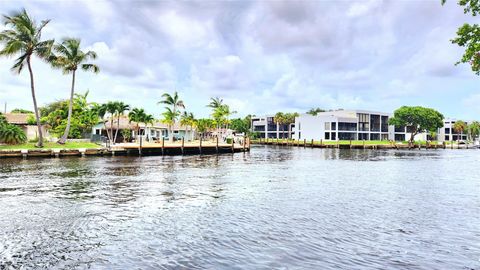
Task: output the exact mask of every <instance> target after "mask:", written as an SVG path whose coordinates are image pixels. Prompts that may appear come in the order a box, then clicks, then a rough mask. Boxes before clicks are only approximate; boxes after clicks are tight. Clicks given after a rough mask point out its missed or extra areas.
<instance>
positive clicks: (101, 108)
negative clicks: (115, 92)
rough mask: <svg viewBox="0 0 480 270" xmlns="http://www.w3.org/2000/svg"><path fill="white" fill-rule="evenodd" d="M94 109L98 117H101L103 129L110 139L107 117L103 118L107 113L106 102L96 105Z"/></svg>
mask: <svg viewBox="0 0 480 270" xmlns="http://www.w3.org/2000/svg"><path fill="white" fill-rule="evenodd" d="M94 111H96V112H97V115H98V117H99V118H100V119H102V122H103V129H105V131H106V132H107V137H108V140H109V141H111V140H112V139H111V138H110V133H109V132H108V129H107V121H108V119H105V115H106V114H107V104H102V105H96V108H94Z"/></svg>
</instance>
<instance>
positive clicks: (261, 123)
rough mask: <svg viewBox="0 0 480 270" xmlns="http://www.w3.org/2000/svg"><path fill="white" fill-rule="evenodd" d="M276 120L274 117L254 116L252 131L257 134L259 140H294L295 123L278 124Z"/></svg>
mask: <svg viewBox="0 0 480 270" xmlns="http://www.w3.org/2000/svg"><path fill="white" fill-rule="evenodd" d="M274 119H275V117H274V116H273V115H266V116H253V117H252V123H251V131H252V132H255V133H257V134H258V135H259V136H258V137H259V138H265V139H277V138H278V139H286V138H293V134H294V127H295V123H289V124H278V123H277V122H275V120H274Z"/></svg>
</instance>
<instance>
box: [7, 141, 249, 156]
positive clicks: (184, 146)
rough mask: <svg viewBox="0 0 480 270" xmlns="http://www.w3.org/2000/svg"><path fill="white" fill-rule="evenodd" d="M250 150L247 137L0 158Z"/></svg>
mask: <svg viewBox="0 0 480 270" xmlns="http://www.w3.org/2000/svg"><path fill="white" fill-rule="evenodd" d="M249 151H250V140H249V139H247V140H246V141H245V142H244V143H243V144H238V143H231V144H226V143H219V142H218V141H217V142H201V141H200V142H199V143H195V142H194V143H186V142H184V141H183V140H182V141H181V142H180V143H175V144H165V142H162V143H147V144H143V145H138V144H120V145H115V146H112V147H110V148H96V149H30V150H26V149H23V150H0V158H11V157H13V158H14V157H16V158H18V157H20V158H22V157H23V158H28V157H53V158H55V157H67V156H78V157H82V156H83V157H85V156H163V155H165V156H173V155H212V154H224V153H242V152H249Z"/></svg>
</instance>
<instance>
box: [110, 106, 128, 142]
mask: <svg viewBox="0 0 480 270" xmlns="http://www.w3.org/2000/svg"><path fill="white" fill-rule="evenodd" d="M115 107H116V116H117V129H116V130H115V137H114V138H113V141H114V142H116V141H117V135H118V130H119V129H120V118H121V117H122V116H124V115H125V111H128V110H130V105H128V104H125V103H123V102H121V101H117V102H115Z"/></svg>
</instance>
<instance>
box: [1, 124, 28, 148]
mask: <svg viewBox="0 0 480 270" xmlns="http://www.w3.org/2000/svg"><path fill="white" fill-rule="evenodd" d="M0 141H1V142H4V143H6V144H20V143H24V142H26V141H27V136H26V135H25V132H23V130H22V129H21V128H20V127H18V126H15V125H10V124H6V125H1V126H0Z"/></svg>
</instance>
